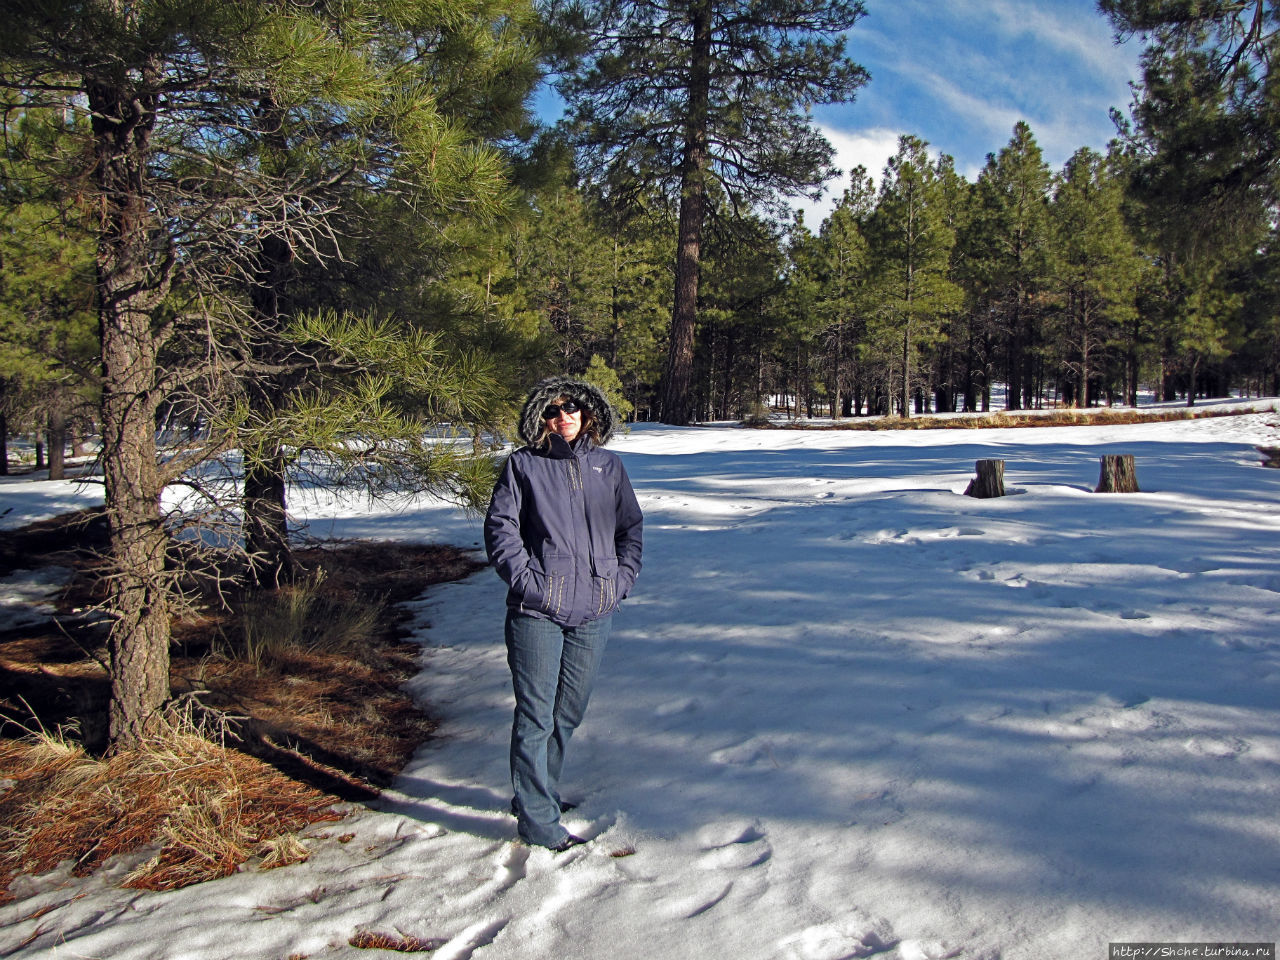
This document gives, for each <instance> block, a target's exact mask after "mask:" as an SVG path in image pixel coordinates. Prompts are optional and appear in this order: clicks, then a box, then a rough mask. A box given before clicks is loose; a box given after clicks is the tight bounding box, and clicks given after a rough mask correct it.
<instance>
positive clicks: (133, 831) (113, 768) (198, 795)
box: [0, 523, 478, 899]
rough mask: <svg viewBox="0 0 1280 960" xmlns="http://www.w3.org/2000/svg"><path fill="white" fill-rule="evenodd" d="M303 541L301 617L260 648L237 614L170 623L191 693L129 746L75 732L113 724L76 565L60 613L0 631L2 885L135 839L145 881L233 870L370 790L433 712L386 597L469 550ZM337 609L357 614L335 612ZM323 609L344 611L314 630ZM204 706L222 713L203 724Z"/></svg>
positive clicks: (177, 674) (293, 852)
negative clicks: (306, 572) (254, 651)
mask: <svg viewBox="0 0 1280 960" xmlns="http://www.w3.org/2000/svg"><path fill="white" fill-rule="evenodd" d="M49 526H50V525H49V524H47V523H46V524H45V525H42V528H41V530H40V531H39V533H40V536H41V537H45V538H46V539H48V540H49V541H50V542H51V543H57V544H59V545H63V544H65V543H66V542H67V539H66V535H65V531H63V535H62V536H58V535H57V531H56V529H55V530H53V531H52V532H51V531H50V530H49V529H46V528H48V527H49ZM24 533H25V532H24V531H19V532H18V536H22V535H24ZM3 537H4V535H0V562H2V561H3V557H4V552H5V548H6V544H5V543H4V542H3ZM30 542H31V541H30V538H29V536H28V539H27V541H26V543H24V544H22V545H19V546H17V547H14V546H13V545H12V542H10V543H9V545H8V550H9V554H10V555H11V556H22V557H23V559H24V560H26V561H27V562H26V563H25V564H24V565H26V566H34V565H36V564H37V563H39V562H40V556H41V555H40V553H39V552H38V551H36V552H31V551H30V548H29V547H28V546H27V544H29V543H30ZM64 558H65V554H63V556H62V557H60V558H59V559H61V560H62V562H63V563H64V564H65V563H66V562H67V561H66V560H65V559H64ZM300 558H301V559H302V561H303V563H304V565H305V566H307V567H308V568H309V569H311V570H312V571H322V572H320V573H315V574H313V576H312V577H311V578H310V586H309V587H307V588H306V589H305V591H303V592H304V593H305V594H306V599H305V602H303V603H301V604H299V603H298V600H297V597H290V596H286V597H284V598H283V599H282V603H283V604H284V605H286V606H292V607H293V608H295V613H291V614H290V615H289V617H286V618H285V619H286V620H289V621H290V622H291V623H292V627H290V629H293V628H296V627H299V625H301V627H300V629H298V630H296V631H295V634H294V637H293V640H292V641H290V642H273V643H271V644H270V645H269V647H270V649H269V651H268V650H267V649H266V648H265V647H264V648H263V650H262V655H261V656H258V657H256V658H255V659H256V662H250V661H249V660H248V659H245V658H243V657H237V656H231V655H228V652H229V647H231V646H234V643H229V641H228V638H237V637H240V638H242V637H243V632H242V628H241V627H239V626H238V625H237V623H236V622H235V621H234V617H233V615H232V614H229V613H226V612H222V613H206V614H205V616H204V617H202V618H200V619H198V620H191V621H189V622H185V623H180V624H175V627H174V630H175V641H176V643H177V646H178V648H179V649H180V650H182V651H183V653H182V655H179V656H175V657H174V659H173V662H172V676H171V684H172V688H173V691H174V694H175V696H176V697H178V702H185V703H188V704H190V703H192V702H194V701H196V700H198V702H199V704H200V709H199V710H187V711H186V712H185V715H184V716H175V718H174V722H173V724H172V725H171V727H170V729H169V731H168V732H167V733H166V735H164V736H163V737H161V738H158V739H156V740H154V741H152V742H150V743H147V744H145V745H144V746H143V747H142V748H140V749H138V750H134V751H128V752H122V753H117V754H114V755H110V756H97V755H95V751H94V749H93V746H92V743H90V746H89V748H88V749H86V747H85V746H84V742H85V741H86V740H90V741H92V740H93V738H87V737H85V736H82V735H81V732H80V731H81V730H83V729H86V728H87V729H89V730H101V729H103V728H104V726H105V724H104V722H103V719H102V716H101V714H102V712H103V711H104V710H105V705H106V690H107V687H106V673H105V669H104V668H103V666H102V664H101V661H102V659H103V658H102V656H101V649H100V646H101V642H102V637H101V635H100V634H98V633H96V632H95V628H94V627H93V626H92V624H91V623H88V622H84V621H81V620H79V619H77V618H75V617H72V616H70V607H71V606H72V605H73V604H75V603H77V602H82V600H81V598H82V597H83V596H84V593H85V587H84V586H83V585H82V584H81V583H79V582H75V583H73V584H72V585H71V588H70V589H69V591H68V594H67V597H66V598H64V600H63V602H62V604H61V607H62V612H63V614H64V615H66V616H64V618H63V622H62V623H61V624H60V625H53V624H51V625H49V627H48V628H46V629H44V630H34V629H33V630H30V631H23V632H10V633H9V634H0V781H4V780H8V781H10V782H11V783H12V786H10V787H9V788H8V789H3V788H0V899H4V898H6V897H7V896H9V895H8V894H7V889H8V884H9V882H10V881H11V880H12V878H13V877H14V876H15V875H17V874H20V873H28V874H39V873H42V872H45V871H47V870H49V869H52V868H53V867H54V866H56V865H58V864H60V863H64V862H67V861H70V862H71V864H72V872H73V873H74V874H76V875H86V874H88V873H91V872H92V871H93V870H94V869H96V868H97V867H98V866H100V865H101V864H102V863H104V862H105V861H106V860H107V859H108V858H110V857H112V856H114V855H116V854H124V853H131V852H137V851H141V850H148V851H149V850H154V851H155V852H154V855H153V856H151V857H150V859H148V860H147V861H146V862H145V863H143V864H141V865H140V866H139V867H138V868H136V869H135V870H134V871H133V872H132V873H131V874H130V875H129V877H128V878H127V879H126V881H125V882H126V884H127V885H129V886H134V887H141V888H145V889H171V888H174V887H180V886H185V885H188V884H191V883H196V882H199V881H201V880H205V879H211V878H214V877H219V876H226V875H227V874H229V873H231V872H234V871H235V870H237V869H240V868H241V865H243V864H245V863H248V862H256V864H257V865H258V866H259V868H262V869H266V868H270V867H275V866H283V865H286V864H289V863H295V862H298V861H299V860H301V859H304V858H305V856H306V848H305V847H304V846H303V845H302V843H301V842H300V841H299V840H298V838H297V833H298V831H300V830H301V829H302V828H304V827H305V826H307V825H308V824H311V823H316V822H321V821H327V820H335V819H338V818H339V816H340V814H339V813H338V812H336V811H335V807H334V805H335V803H337V802H338V801H340V800H364V799H369V798H372V797H374V796H376V795H377V793H378V789H379V787H380V786H381V785H385V784H386V783H388V782H389V781H390V780H391V778H392V777H394V776H395V775H396V774H397V773H399V771H400V770H401V769H403V767H404V764H405V763H406V762H407V761H408V759H409V757H410V756H411V755H412V753H413V751H414V750H415V749H416V748H417V747H418V746H419V745H420V744H421V743H422V741H423V740H424V739H425V738H426V737H427V736H429V734H430V732H431V729H432V725H431V722H430V720H429V718H428V717H426V716H425V715H424V714H423V713H422V712H421V711H420V710H419V709H417V708H416V707H415V705H414V704H413V702H412V700H411V698H410V697H409V695H408V694H407V693H406V692H405V690H404V689H403V686H404V682H405V681H406V680H407V679H408V678H409V677H411V676H412V675H413V674H414V673H416V672H417V670H418V655H419V652H420V650H419V648H418V647H417V645H416V644H411V643H408V642H406V641H405V640H404V638H403V635H402V631H403V615H397V614H396V613H395V611H394V610H393V609H392V608H391V606H390V604H393V603H395V602H397V601H400V600H405V599H409V598H411V597H414V596H416V595H418V594H420V593H421V592H422V590H423V589H425V587H426V586H428V585H429V584H431V583H435V582H441V581H443V580H451V579H457V578H458V577H460V576H463V575H465V574H467V573H470V572H471V571H473V570H474V569H475V568H476V567H477V566H478V564H477V563H476V561H474V560H473V559H472V558H470V557H469V556H468V555H466V554H464V553H462V552H460V551H457V550H455V549H453V548H450V547H422V546H398V545H385V544H364V543H361V544H346V545H339V546H336V547H335V546H331V547H328V548H316V549H313V550H308V551H303V552H302V553H300ZM90 562H91V561H89V560H86V561H85V564H84V565H85V566H88V564H89V563H90ZM255 603H256V604H257V609H256V610H255V613H256V614H258V615H259V619H260V622H263V617H270V616H274V614H272V613H266V614H263V608H264V607H265V606H266V601H265V600H263V599H262V598H258V599H257V600H256V601H255ZM299 607H301V608H302V609H304V610H305V615H304V616H301V617H298V616H297V615H296V609H297V608H299ZM338 609H343V610H348V611H359V615H358V616H354V617H336V616H334V615H333V613H334V611H335V610H338ZM318 620H320V621H327V623H328V624H329V625H333V624H337V625H338V629H337V630H336V631H335V630H328V629H326V630H323V631H318V630H316V629H315V622H316V621H318ZM354 620H358V621H360V623H359V625H358V626H356V627H354V628H353V627H352V626H351V623H352V622H353V621H354ZM33 715H34V716H33ZM193 717H194V718H195V719H193ZM210 717H214V718H217V717H221V718H223V721H222V722H221V723H217V722H215V725H214V727H213V729H212V730H211V729H209V721H208V718H210ZM15 718H24V719H23V720H22V724H24V725H25V726H23V725H22V724H20V723H19V722H18V721H17V720H16V719H15ZM200 718H204V719H200ZM226 718H230V719H229V720H227V719H226ZM31 730H35V731H36V732H35V733H32V732H31ZM50 730H52V731H54V732H53V733H52V734H51V733H49V732H47V731H50Z"/></svg>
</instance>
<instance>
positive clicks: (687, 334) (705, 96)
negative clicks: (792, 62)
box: [662, 0, 711, 426]
mask: <svg viewBox="0 0 1280 960" xmlns="http://www.w3.org/2000/svg"><path fill="white" fill-rule="evenodd" d="M690 21H691V25H692V27H693V58H692V62H691V66H690V78H689V108H688V109H689V118H688V121H687V126H686V133H685V155H684V164H683V169H682V172H681V175H680V225H679V237H678V240H677V244H676V282H675V301H674V303H673V305H672V308H671V344H670V348H669V351H668V353H667V369H666V374H665V376H664V377H663V383H662V422H663V423H669V424H673V425H677V426H683V425H685V424H687V423H689V421H690V420H691V419H692V411H691V403H690V397H689V390H690V385H691V383H692V379H693V336H694V327H695V324H696V322H697V318H698V274H699V270H700V264H701V259H702V224H703V221H704V220H705V218H706V200H707V186H706V181H705V176H706V170H707V162H708V148H707V116H708V104H709V102H710V91H711V10H710V6H709V4H708V3H707V2H705V0H703V2H700V3H697V4H696V5H695V6H694V7H693V9H692V11H691V13H690Z"/></svg>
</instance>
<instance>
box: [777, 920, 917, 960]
mask: <svg viewBox="0 0 1280 960" xmlns="http://www.w3.org/2000/svg"><path fill="white" fill-rule="evenodd" d="M897 944H898V941H897V938H896V937H894V935H893V928H892V927H891V926H890V924H889V922H888V921H887V920H883V919H881V920H873V919H871V918H870V917H868V916H867V915H866V914H864V913H862V912H861V911H858V912H855V913H852V914H849V915H848V916H846V917H843V918H840V919H837V920H832V921H830V922H829V923H822V924H818V925H816V926H812V927H806V928H805V929H803V930H801V931H800V932H799V933H794V934H792V935H790V936H788V937H785V938H783V939H782V940H779V941H778V948H779V950H780V951H781V956H783V957H785V958H786V960H849V958H853V957H871V956H875V955H876V954H880V953H886V952H888V951H889V950H892V949H893V948H894V947H895V946H897Z"/></svg>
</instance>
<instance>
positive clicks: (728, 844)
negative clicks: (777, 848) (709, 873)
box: [697, 823, 773, 870]
mask: <svg viewBox="0 0 1280 960" xmlns="http://www.w3.org/2000/svg"><path fill="white" fill-rule="evenodd" d="M704 835H707V836H712V837H716V838H717V839H716V840H713V841H712V842H711V843H709V844H707V845H705V846H704V848H703V849H704V851H705V852H704V853H703V854H702V856H701V857H699V858H698V860H697V865H698V867H699V868H700V869H702V870H745V869H748V868H750V867H759V866H763V865H764V864H766V863H768V862H769V860H770V859H771V858H772V857H773V846H772V845H771V844H770V843H769V841H768V839H767V838H766V837H765V832H764V830H763V829H762V828H761V827H760V825H759V823H752V824H749V825H748V826H746V827H745V828H743V829H740V830H739V829H737V828H734V829H732V830H731V831H729V832H728V833H727V834H726V833H725V832H723V831H720V830H712V831H711V832H710V834H708V833H707V831H704ZM726 836H728V837H729V839H724V838H725V837H726Z"/></svg>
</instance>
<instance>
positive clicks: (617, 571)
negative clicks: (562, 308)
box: [484, 381, 643, 627]
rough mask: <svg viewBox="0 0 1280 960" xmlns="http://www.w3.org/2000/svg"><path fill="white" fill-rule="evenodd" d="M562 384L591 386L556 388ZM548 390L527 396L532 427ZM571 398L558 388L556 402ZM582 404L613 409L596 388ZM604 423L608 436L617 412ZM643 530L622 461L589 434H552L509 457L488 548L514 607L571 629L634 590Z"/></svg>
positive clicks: (488, 527)
mask: <svg viewBox="0 0 1280 960" xmlns="http://www.w3.org/2000/svg"><path fill="white" fill-rule="evenodd" d="M566 383H568V384H571V385H572V386H573V387H578V388H581V387H586V386H588V385H585V384H582V383H581V382H580V381H556V382H555V384H554V385H553V387H554V388H563V387H564V385H565V384H566ZM539 386H540V387H542V386H543V385H541V384H540V385H539ZM547 392H548V391H547V389H545V388H544V389H542V390H541V391H538V390H535V394H534V395H531V398H530V402H528V403H526V413H528V411H529V409H531V408H532V409H533V410H534V414H535V417H534V421H530V420H529V418H527V417H526V418H525V420H526V422H530V423H531V422H536V416H537V415H538V414H539V413H540V411H541V410H542V409H543V407H544V406H545V404H546V402H547V401H546V400H545V399H544V395H545V394H546V393H547ZM575 393H576V392H575V391H574V390H573V389H557V390H556V392H553V393H552V394H551V396H552V398H554V397H555V396H556V395H561V396H563V395H570V396H574V395H575ZM586 399H588V400H589V401H590V408H591V409H592V410H593V411H598V410H600V409H601V408H600V407H599V406H597V405H596V404H600V403H603V404H605V405H606V407H607V401H604V398H603V397H602V396H600V395H599V394H598V393H596V392H595V391H594V388H591V391H590V393H588V395H587V397H586ZM597 416H598V420H597V423H598V425H599V415H597ZM524 426H525V424H523V423H522V429H521V433H522V434H525V433H526V430H525V429H524ZM604 427H605V430H604V434H603V436H604V437H605V438H606V439H607V437H608V434H609V433H610V432H611V431H612V419H611V411H610V415H609V419H608V422H607V423H605V424H604ZM528 439H530V438H529V437H526V440H528ZM642 525H643V518H642V516H641V513H640V505H639V504H638V503H637V502H636V496H635V493H634V491H633V490H632V489H631V481H630V479H629V478H628V477H627V471H626V469H625V468H624V467H623V466H622V461H621V460H620V459H619V458H618V456H617V455H616V454H614V453H611V452H610V451H608V450H603V449H601V448H600V447H598V446H596V445H594V444H593V443H592V441H591V438H590V437H589V436H587V435H586V434H585V433H583V434H582V435H580V436H579V437H578V438H577V439H576V440H575V441H574V442H573V444H572V445H570V444H568V443H566V442H565V441H564V439H563V438H561V437H560V436H558V435H555V434H553V435H552V436H551V437H550V438H549V440H548V442H547V443H546V444H545V445H544V446H540V447H539V446H532V445H529V446H525V447H522V448H521V449H519V450H517V451H515V452H514V453H513V454H512V455H511V456H510V457H509V458H508V459H507V464H506V466H505V467H504V468H503V471H502V476H501V478H500V479H499V480H498V483H497V486H496V487H495V488H494V491H493V500H492V501H491V502H490V504H489V512H488V514H487V516H486V517H485V523H484V541H485V549H486V551H487V552H488V554H489V561H490V562H491V563H492V564H493V566H494V569H495V570H496V571H497V572H498V576H500V577H501V578H502V579H503V581H505V582H506V584H507V586H508V588H509V589H508V592H507V605H508V606H509V607H510V608H511V609H514V610H519V611H520V612H522V613H525V614H528V615H530V616H534V617H539V618H542V619H546V620H551V621H553V622H555V623H558V624H560V625H561V626H566V627H572V626H578V625H580V624H582V623H585V622H586V621H588V620H598V619H600V618H602V617H606V616H608V615H609V614H611V613H612V612H613V611H614V610H615V609H616V608H617V606H618V603H619V601H621V600H622V599H623V598H624V597H626V596H627V594H628V593H630V591H631V587H632V585H633V584H634V583H635V581H636V576H637V575H638V574H639V573H640V552H641V546H642V533H641V530H642Z"/></svg>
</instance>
